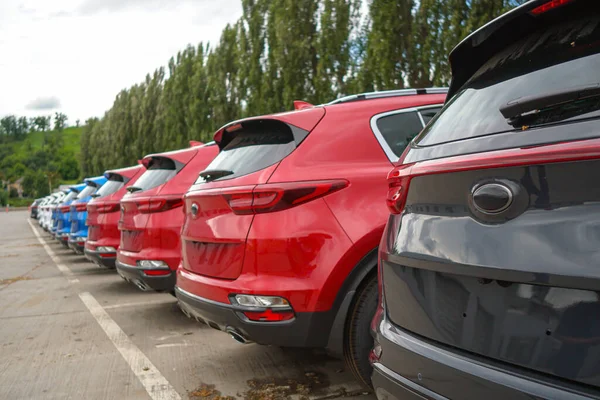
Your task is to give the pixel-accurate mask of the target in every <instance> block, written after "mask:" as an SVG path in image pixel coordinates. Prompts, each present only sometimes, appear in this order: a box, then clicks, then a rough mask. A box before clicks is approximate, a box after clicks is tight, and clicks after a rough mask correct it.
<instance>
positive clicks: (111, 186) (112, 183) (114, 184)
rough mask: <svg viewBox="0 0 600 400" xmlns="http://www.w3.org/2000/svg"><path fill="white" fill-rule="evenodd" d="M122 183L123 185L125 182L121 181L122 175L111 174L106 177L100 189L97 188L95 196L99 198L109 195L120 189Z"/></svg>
mask: <svg viewBox="0 0 600 400" xmlns="http://www.w3.org/2000/svg"><path fill="white" fill-rule="evenodd" d="M123 185H125V182H123V177H122V176H121V175H116V174H113V175H111V176H110V177H109V178H108V180H107V181H106V183H105V184H104V185H102V187H101V188H100V189H98V191H97V192H96V195H97V196H96V197H97V198H99V197H104V196H109V195H111V194H113V193H115V192H117V190H119V189H121V188H122V187H123Z"/></svg>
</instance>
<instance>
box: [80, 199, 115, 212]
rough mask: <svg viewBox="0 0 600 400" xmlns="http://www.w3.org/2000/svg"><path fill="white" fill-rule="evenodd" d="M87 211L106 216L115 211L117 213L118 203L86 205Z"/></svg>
mask: <svg viewBox="0 0 600 400" xmlns="http://www.w3.org/2000/svg"><path fill="white" fill-rule="evenodd" d="M87 210H88V211H89V212H97V213H99V214H107V213H111V212H115V211H119V202H118V201H116V202H105V203H102V204H88V206H87Z"/></svg>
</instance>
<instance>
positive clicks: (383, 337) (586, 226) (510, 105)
mask: <svg viewBox="0 0 600 400" xmlns="http://www.w3.org/2000/svg"><path fill="white" fill-rule="evenodd" d="M599 12H600V2H599V1H598V0H594V1H592V0H588V1H586V0H553V1H548V0H542V1H538V0H534V1H530V2H528V3H526V4H524V5H522V6H521V7H518V8H516V9H514V10H513V11H511V12H509V13H507V14H505V15H503V16H501V17H499V18H498V19H496V20H494V21H492V22H491V23H489V24H487V25H486V26H484V27H482V28H481V29H479V30H478V31H476V32H474V33H473V34H471V35H470V36H469V37H468V38H466V39H465V40H464V41H463V42H461V43H460V44H459V45H458V46H457V47H456V49H455V50H453V52H452V54H451V55H450V61H451V66H452V72H453V79H452V85H451V87H450V90H449V93H448V97H447V101H446V105H445V106H444V108H443V109H442V110H441V112H440V113H439V114H438V115H437V116H436V117H434V118H433V119H432V120H431V122H430V123H429V124H428V125H427V126H426V127H425V129H424V130H423V132H421V134H420V135H419V136H417V138H415V140H414V141H413V142H412V143H411V145H410V146H409V148H408V149H407V151H405V153H404V154H403V157H402V158H401V159H400V161H399V162H398V164H397V166H396V168H395V169H394V170H393V171H392V172H391V173H390V174H389V177H388V183H389V193H388V198H387V203H388V207H389V208H390V211H391V215H390V218H389V221H388V224H387V227H386V230H385V232H384V235H383V238H382V242H381V245H380V248H379V250H380V253H379V277H380V280H379V282H380V292H379V293H380V306H379V309H378V311H377V314H376V317H375V318H374V320H373V324H372V330H373V332H374V335H375V347H374V349H373V351H372V353H371V356H370V360H371V363H372V364H373V367H374V374H373V379H372V380H373V385H374V388H375V391H376V394H377V397H378V398H379V399H424V398H425V399H464V400H482V399H485V400H507V399H511V400H512V399H590V398H592V399H600V122H599V120H598V118H599V117H600V14H599Z"/></svg>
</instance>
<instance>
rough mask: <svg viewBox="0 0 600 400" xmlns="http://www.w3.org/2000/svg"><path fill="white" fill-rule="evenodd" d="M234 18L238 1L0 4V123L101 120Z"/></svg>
mask: <svg viewBox="0 0 600 400" xmlns="http://www.w3.org/2000/svg"><path fill="white" fill-rule="evenodd" d="M241 13H242V9H241V1H240V0H0V116H4V115H7V114H16V115H19V116H20V115H27V116H34V115H50V114H53V113H54V112H55V111H60V112H63V113H65V114H66V115H67V116H68V117H69V123H70V124H74V123H75V120H76V119H81V121H84V120H85V119H86V118H88V117H90V116H101V115H102V114H103V113H104V111H106V110H107V109H108V108H110V106H111V105H112V102H113V100H114V98H115V96H116V94H117V93H118V92H119V91H120V90H121V89H123V88H126V87H129V86H131V85H133V84H134V83H137V82H141V81H142V80H143V79H144V77H145V76H146V73H149V72H152V71H154V69H156V68H157V67H159V66H161V65H166V64H167V61H168V59H169V58H170V57H171V56H173V55H175V54H176V53H177V51H179V50H181V49H183V48H184V47H185V46H186V45H187V44H192V45H194V46H195V45H197V44H198V43H199V42H200V41H204V42H206V41H210V42H211V43H216V42H217V41H218V40H219V36H220V34H221V31H222V30H223V28H224V27H225V25H226V24H227V23H233V22H235V21H236V20H237V19H238V18H239V16H240V15H241Z"/></svg>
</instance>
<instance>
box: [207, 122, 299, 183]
mask: <svg viewBox="0 0 600 400" xmlns="http://www.w3.org/2000/svg"><path fill="white" fill-rule="evenodd" d="M295 148H296V143H295V141H294V135H293V133H292V131H291V129H290V128H289V127H288V126H287V125H285V124H283V123H281V122H279V121H250V122H247V123H245V125H244V128H242V129H241V130H239V131H237V132H235V135H234V137H233V138H232V139H231V141H230V142H229V143H228V144H227V145H226V146H225V147H224V148H223V149H222V150H221V151H220V152H219V154H218V155H217V156H216V157H215V159H214V160H213V161H212V162H211V163H210V164H209V165H208V166H207V167H206V169H205V171H231V173H228V174H227V175H226V176H224V177H222V178H221V179H230V178H235V177H238V176H242V175H247V174H250V173H252V172H256V171H260V170H261V169H264V168H266V167H268V166H270V165H273V164H275V163H277V162H279V161H281V160H282V159H284V158H285V157H287V156H288V155H289V154H290V153H291V152H292V151H294V149H295ZM204 182H205V179H204V178H203V177H199V178H198V180H197V181H196V184H199V183H204Z"/></svg>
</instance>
